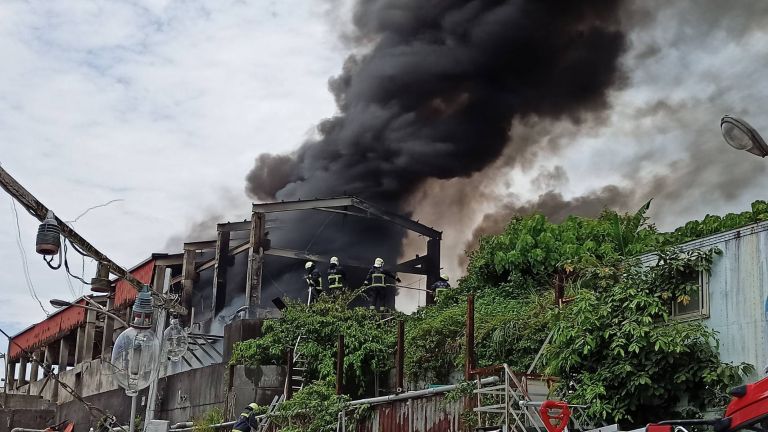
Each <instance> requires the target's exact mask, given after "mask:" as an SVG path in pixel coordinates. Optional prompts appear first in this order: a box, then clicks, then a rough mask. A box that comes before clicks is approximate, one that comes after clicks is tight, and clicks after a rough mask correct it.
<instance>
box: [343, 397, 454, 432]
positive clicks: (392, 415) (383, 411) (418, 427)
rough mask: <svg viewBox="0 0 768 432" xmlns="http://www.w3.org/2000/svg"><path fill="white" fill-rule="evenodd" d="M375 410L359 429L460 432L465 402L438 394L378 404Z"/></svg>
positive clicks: (382, 431) (371, 430)
mask: <svg viewBox="0 0 768 432" xmlns="http://www.w3.org/2000/svg"><path fill="white" fill-rule="evenodd" d="M371 410H372V411H373V412H372V415H371V416H370V417H369V418H367V419H365V420H363V421H361V422H360V423H359V424H358V425H357V429H356V430H357V432H459V431H462V430H463V429H461V414H462V412H464V410H465V401H464V399H461V400H458V401H448V400H446V399H445V395H434V396H429V397H424V398H418V399H411V400H400V401H394V402H389V403H386V404H381V405H374V406H373V407H371Z"/></svg>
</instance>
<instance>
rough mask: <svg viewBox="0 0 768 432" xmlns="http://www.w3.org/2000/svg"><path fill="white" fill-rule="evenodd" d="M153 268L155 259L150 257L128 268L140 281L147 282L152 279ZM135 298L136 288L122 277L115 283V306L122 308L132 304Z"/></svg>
mask: <svg viewBox="0 0 768 432" xmlns="http://www.w3.org/2000/svg"><path fill="white" fill-rule="evenodd" d="M154 268H155V260H154V259H153V258H152V257H150V258H147V259H146V260H144V261H142V262H141V263H140V264H138V265H136V266H135V267H133V268H132V269H130V270H128V272H129V273H131V274H132V275H133V277H135V278H136V279H138V280H139V281H140V282H142V283H145V284H148V283H150V282H151V281H152V271H153V270H154ZM134 300H136V288H134V287H133V285H131V284H130V283H128V282H126V281H125V280H124V279H120V280H118V281H117V283H116V285H115V308H118V309H119V308H123V307H125V306H127V305H130V304H133V301H134Z"/></svg>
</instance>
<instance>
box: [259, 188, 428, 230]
mask: <svg viewBox="0 0 768 432" xmlns="http://www.w3.org/2000/svg"><path fill="white" fill-rule="evenodd" d="M339 207H354V208H357V209H360V210H362V211H363V213H358V212H353V211H343V213H345V214H350V215H355V216H362V217H376V218H378V219H383V220H386V221H388V222H392V223H394V224H396V225H400V226H401V227H403V228H405V229H408V230H410V231H413V232H415V233H418V234H421V235H424V236H426V237H429V238H431V239H441V238H442V235H443V234H442V233H441V232H440V231H437V230H435V229H433V228H430V227H428V226H426V225H424V224H421V223H419V222H416V221H414V220H411V219H408V218H407V217H404V216H400V215H398V214H395V213H391V212H388V211H386V210H384V209H381V208H379V207H377V206H375V205H373V204H371V203H369V202H366V201H363V200H361V199H360V198H355V197H340V198H323V199H313V200H299V201H284V202H275V203H263V204H254V205H253V211H255V212H261V213H278V212H286V211H296V210H325V211H338V208H339Z"/></svg>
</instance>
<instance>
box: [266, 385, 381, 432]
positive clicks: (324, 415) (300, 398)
mask: <svg viewBox="0 0 768 432" xmlns="http://www.w3.org/2000/svg"><path fill="white" fill-rule="evenodd" d="M349 400H350V398H349V396H347V395H336V392H335V389H334V385H333V381H332V380H328V379H326V380H318V381H315V382H313V383H312V384H310V385H308V386H306V387H304V388H303V389H301V391H299V392H298V393H297V394H296V395H295V396H294V397H293V398H291V399H290V400H288V401H286V402H284V403H282V404H280V406H279V408H278V409H277V411H275V413H274V414H271V415H270V418H271V419H272V421H273V422H274V423H275V424H276V425H277V426H278V427H279V430H280V431H281V432H327V431H335V430H336V425H337V423H338V419H339V417H338V415H339V413H340V412H341V411H342V410H344V411H345V413H346V414H347V421H348V422H349V424H355V422H356V421H358V420H360V419H362V418H363V417H364V416H366V415H367V414H368V407H367V406H365V405H362V406H358V407H355V408H353V409H347V408H346V406H345V404H346V403H347V402H349Z"/></svg>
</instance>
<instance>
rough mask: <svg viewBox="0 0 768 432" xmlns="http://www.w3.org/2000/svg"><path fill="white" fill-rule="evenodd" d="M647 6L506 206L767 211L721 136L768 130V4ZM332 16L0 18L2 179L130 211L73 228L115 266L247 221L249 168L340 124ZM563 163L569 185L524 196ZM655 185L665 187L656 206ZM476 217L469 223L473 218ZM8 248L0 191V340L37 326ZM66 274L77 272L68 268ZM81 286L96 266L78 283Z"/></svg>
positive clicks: (155, 5) (66, 199) (101, 12)
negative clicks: (327, 123)
mask: <svg viewBox="0 0 768 432" xmlns="http://www.w3.org/2000/svg"><path fill="white" fill-rule="evenodd" d="M638 3H639V4H641V5H642V7H641V8H637V9H638V10H636V11H634V12H635V13H633V14H629V15H628V17H627V19H628V20H633V21H635V22H634V24H633V25H632V31H631V33H630V35H629V41H630V47H629V50H628V52H627V54H626V55H625V56H624V57H623V58H622V64H623V67H624V68H625V69H626V71H627V82H626V85H625V86H624V87H623V88H621V89H617V90H615V91H614V92H612V94H611V102H612V108H611V110H609V111H608V112H607V113H606V115H605V116H603V117H602V118H601V119H598V120H595V121H593V122H591V123H589V124H587V125H586V126H589V127H586V126H585V127H584V128H582V129H581V130H579V129H578V128H573V126H572V125H568V124H566V123H563V124H560V125H554V126H557V127H556V128H555V129H557V131H558V133H557V134H554V133H550V134H547V133H544V134H538V135H540V136H542V138H541V139H542V140H544V141H547V142H546V143H544V144H542V146H541V148H542V149H547V148H549V147H548V146H549V145H551V144H552V143H551V142H552V141H553V140H555V141H558V142H559V145H560V148H561V150H560V151H557V152H546V151H542V152H541V153H540V154H533V155H531V156H530V157H529V162H530V163H528V164H527V166H526V167H522V168H524V169H521V167H519V166H516V167H510V169H509V170H501V171H500V175H499V177H500V178H503V179H504V180H508V181H507V182H499V186H498V188H499V189H500V192H499V193H500V194H502V195H504V194H505V193H506V192H508V191H509V190H510V188H512V189H514V191H515V194H516V196H518V197H519V198H522V199H532V198H535V197H536V195H537V194H538V193H541V192H544V191H545V190H546V189H548V188H551V187H554V188H556V189H558V190H559V191H561V192H562V193H563V194H564V195H565V197H566V198H569V197H575V196H579V195H581V194H584V193H589V192H590V191H592V190H595V189H598V188H600V187H602V186H604V185H606V184H609V183H610V184H618V185H620V186H622V187H624V188H628V190H638V191H641V195H643V196H642V197H648V198H650V196H649V195H653V196H657V198H658V200H659V201H658V202H657V204H656V205H655V207H654V214H655V215H656V217H657V221H659V222H660V223H661V224H662V225H663V226H664V227H673V226H674V225H675V224H677V223H679V222H681V221H684V220H687V219H689V218H691V217H701V216H703V215H704V214H705V213H707V212H711V213H723V212H726V211H741V210H744V209H746V208H747V207H748V203H749V202H751V201H752V200H754V199H757V198H760V197H761V195H762V196H763V197H764V191H765V182H764V180H763V182H762V183H761V182H760V180H761V179H765V171H766V169H765V167H766V166H768V165H766V162H765V161H761V160H760V159H758V158H756V157H751V156H749V155H747V154H746V153H739V152H735V151H730V150H729V149H728V148H727V147H726V146H725V145H724V144H723V142H722V140H721V138H720V135H719V128H718V121H719V118H720V116H721V115H722V114H725V113H735V114H739V115H743V116H745V117H746V118H748V119H749V120H750V121H751V122H752V123H753V125H754V126H755V127H757V128H758V129H761V130H763V131H764V135H765V134H768V116H766V115H765V108H764V107H766V106H768V83H766V82H765V71H766V70H768V36H767V34H766V29H768V22H766V17H768V10H766V7H768V6H767V5H768V2H765V1H762V0H754V1H749V0H741V1H735V2H727V4H726V2H720V1H719V0H710V1H702V2H695V3H694V2H678V3H673V4H670V3H668V2H661V1H658V2H651V1H648V2H638ZM331 4H334V2H327V1H308V0H253V1H226V0H217V1H215V2H210V1H195V0H187V1H183V2H181V1H171V0H168V1H166V0H144V1H135V2H128V1H119V2H118V1H113V2H103V1H67V2H48V1H13V0H7V1H3V2H0V58H2V59H3V62H2V65H0V164H2V165H3V167H4V168H5V169H6V170H8V171H9V172H10V173H11V174H12V175H13V176H15V177H16V178H17V179H18V180H19V181H20V182H21V183H22V184H24V185H25V186H26V187H27V188H28V189H29V190H30V191H31V192H32V193H34V194H35V195H36V196H37V197H38V198H39V199H40V200H41V201H42V202H43V203H44V204H46V205H47V206H49V207H50V208H52V209H54V210H55V211H56V212H57V215H58V216H59V217H61V218H62V219H65V220H72V219H74V218H75V217H77V216H78V215H79V214H81V213H82V212H83V211H84V210H85V209H87V208H88V207H91V206H94V205H98V204H102V203H105V202H108V201H110V200H115V199H120V200H122V201H119V202H116V203H113V204H111V205H109V206H107V207H103V208H98V209H95V210H93V211H92V212H90V213H88V214H87V215H85V216H83V217H82V218H81V219H80V220H79V221H78V222H76V224H75V226H76V228H77V229H78V230H79V231H80V232H81V233H82V234H83V235H84V236H85V237H86V238H87V239H89V240H90V241H91V242H92V243H93V244H94V245H96V246H97V247H98V248H99V249H100V250H101V251H103V252H105V253H106V254H108V255H109V256H110V257H112V258H113V259H114V260H116V261H117V262H119V263H121V264H122V265H123V266H125V267H130V266H132V265H133V264H136V263H138V262H139V261H141V260H143V259H144V258H146V257H148V256H149V254H150V253H152V252H157V251H162V250H163V249H164V248H165V246H166V244H167V242H168V240H169V238H171V237H174V236H179V235H180V234H183V233H186V232H188V230H189V227H190V226H191V225H192V224H193V223H194V222H196V221H200V220H203V219H205V218H206V217H210V216H211V215H225V217H226V218H229V219H231V220H234V219H237V218H240V219H242V218H244V217H245V216H246V215H247V214H248V210H249V208H248V203H249V200H248V199H247V198H246V196H245V194H244V192H243V190H244V185H245V184H244V176H245V174H246V173H247V172H248V170H249V169H250V168H251V167H252V166H253V159H254V157H255V156H256V155H258V154H259V153H262V152H266V151H269V152H278V153H279V152H283V151H289V150H291V149H293V148H296V147H297V146H298V145H299V144H300V143H301V142H302V141H303V140H304V138H305V137H307V136H308V135H309V134H310V133H312V132H311V131H312V130H313V126H314V125H315V124H316V123H317V122H318V121H319V120H321V119H322V118H324V117H328V116H329V115H331V114H333V113H334V111H335V108H334V105H333V99H332V97H331V95H330V93H329V92H328V91H327V81H328V78H329V77H331V76H333V75H335V74H337V73H338V72H339V71H340V70H341V66H342V64H343V61H344V58H345V57H346V55H347V53H348V47H345V46H344V45H343V44H342V43H341V42H340V39H339V37H338V36H339V28H338V26H339V21H338V20H332V19H330V16H331V15H337V13H336V12H332V11H329V10H328V7H329V5H331ZM640 9H641V10H640ZM528 127H529V128H531V129H535V128H536V127H543V128H553V125H552V124H551V123H547V124H546V125H538V126H537V125H536V124H535V122H532V123H530V124H529V125H528ZM555 129H552V130H555ZM516 130H517V131H521V132H520V133H524V132H525V130H526V128H517V129H516ZM556 166H561V167H562V169H563V172H564V173H565V177H564V178H565V179H564V180H563V179H561V180H560V181H559V183H557V184H554V185H552V184H544V186H542V184H543V183H542V182H536V181H533V180H534V179H535V178H537V177H540V174H541V173H542V172H545V171H547V170H550V169H553V168H554V167H556ZM640 173H642V175H640ZM655 174H658V175H659V176H662V177H664V178H665V179H666V180H667V183H666V184H665V185H664V186H663V187H661V186H660V187H659V188H657V189H656V190H653V191H651V192H652V193H650V192H648V191H646V190H645V188H647V186H648V183H649V179H650V178H651V177H653V175H655ZM545 183H546V182H545ZM642 197H640V198H642ZM491 207H492V206H491ZM464 210H466V209H464ZM470 210H471V211H472V215H469V216H466V215H465V216H466V218H465V219H468V220H475V221H476V220H479V218H480V217H481V216H482V212H481V211H479V210H478V209H476V208H471V209H470ZM457 213H461V209H459V211H458V212H457ZM18 215H19V230H20V239H21V244H22V246H23V247H24V248H25V250H26V254H27V259H28V267H29V275H30V279H31V282H32V283H33V284H34V288H35V291H36V293H37V296H38V297H39V299H40V301H41V302H42V304H43V305H44V306H45V307H46V308H47V309H48V311H50V310H51V308H50V306H48V300H50V299H51V298H64V299H72V298H73V297H75V296H78V295H79V294H80V293H81V292H82V287H81V284H80V283H79V282H72V286H70V285H69V284H68V282H67V278H66V276H65V273H64V272H63V271H61V270H59V271H53V270H50V269H48V268H47V267H46V266H45V264H44V263H43V261H42V259H41V258H40V257H39V256H38V255H36V254H35V253H34V238H35V232H36V229H37V224H38V222H37V221H36V220H34V218H32V217H31V216H30V215H28V214H27V213H26V212H25V211H24V210H23V209H21V208H20V207H18ZM462 217H464V216H462ZM449 220H450V219H449V218H448V219H446V221H449ZM428 223H430V224H434V225H436V226H440V221H428ZM470 233H471V230H470V231H465V232H462V233H446V236H445V237H446V243H445V244H446V246H444V250H445V251H447V250H454V251H456V252H455V255H458V254H460V253H461V251H462V250H463V249H462V248H463V246H464V242H465V241H466V239H467V238H469V235H470ZM17 235H18V233H17V225H16V219H15V217H14V213H13V207H12V205H11V200H10V198H9V197H8V196H7V195H6V194H4V193H3V194H0V263H2V264H1V265H0V269H2V271H0V292H1V293H2V296H1V298H0V300H2V301H0V327H2V328H3V329H4V330H6V331H8V332H10V333H16V332H18V331H19V330H21V329H23V328H24V327H26V326H27V325H29V324H32V323H34V322H36V321H38V320H40V319H42V318H44V317H45V314H44V312H43V310H42V309H41V307H40V306H39V305H38V303H37V300H35V299H34V298H33V296H32V295H31V293H30V292H29V288H28V285H27V283H26V282H25V272H24V271H23V263H22V259H21V255H20V251H19V248H18V245H17V242H16V240H17ZM189 240H198V239H189ZM70 263H71V267H72V268H73V270H75V271H76V272H78V273H79V272H80V271H81V269H82V263H81V260H80V258H79V256H77V255H76V254H75V253H72V252H71V253H70ZM449 270H450V272H451V273H452V274H454V275H455V274H457V273H459V272H458V271H457V270H456V268H451V269H449ZM92 273H93V268H92V266H91V265H90V264H89V265H87V266H86V271H85V277H86V278H90V277H91V276H92ZM85 292H86V293H87V292H88V289H87V287H86V289H85ZM0 344H1V345H2V347H0V351H5V345H6V344H5V343H4V342H2V340H0Z"/></svg>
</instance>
